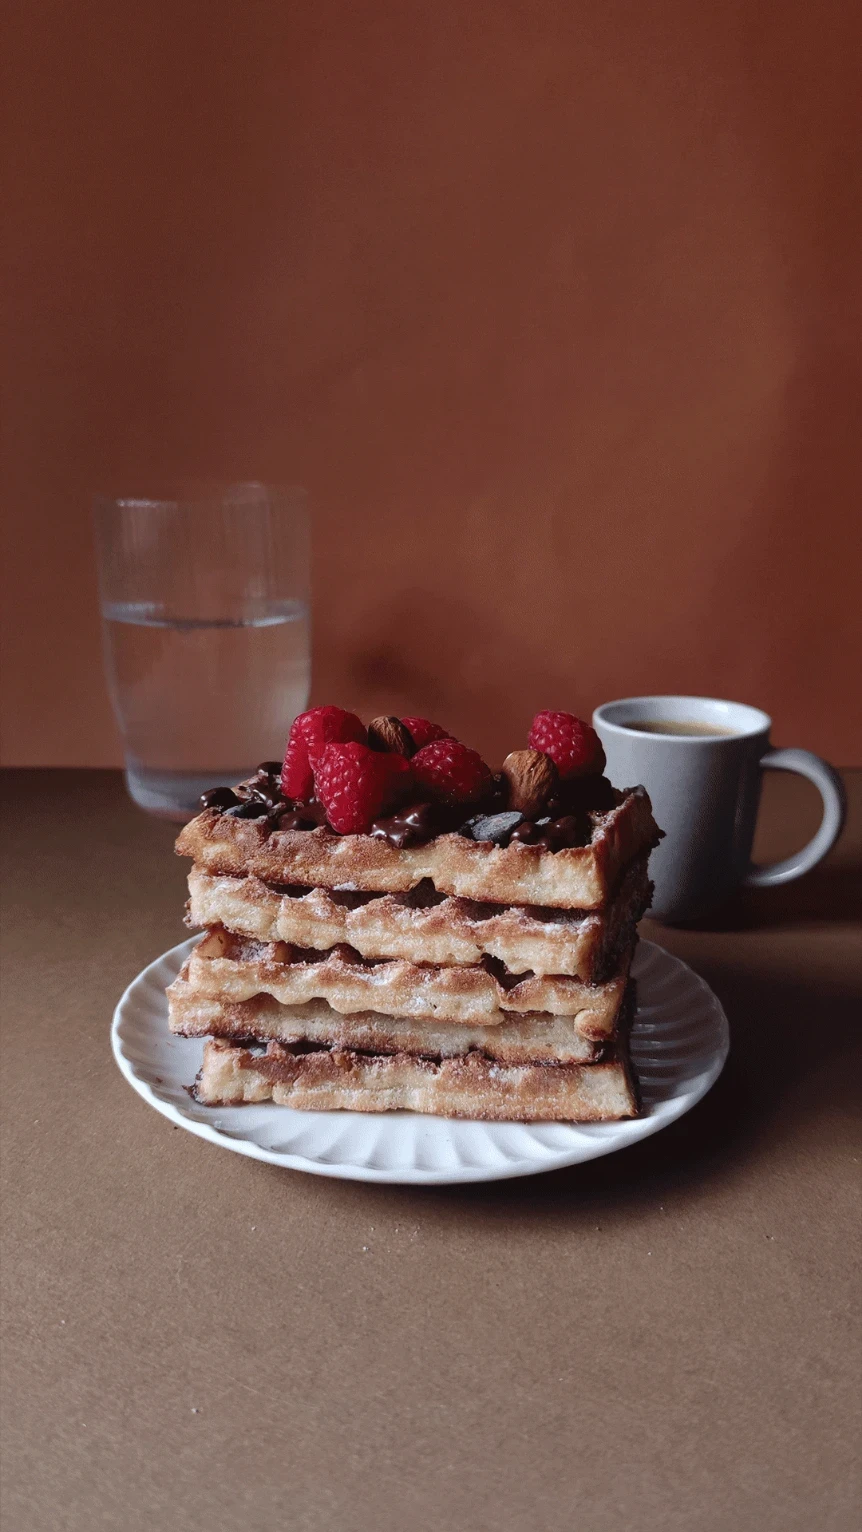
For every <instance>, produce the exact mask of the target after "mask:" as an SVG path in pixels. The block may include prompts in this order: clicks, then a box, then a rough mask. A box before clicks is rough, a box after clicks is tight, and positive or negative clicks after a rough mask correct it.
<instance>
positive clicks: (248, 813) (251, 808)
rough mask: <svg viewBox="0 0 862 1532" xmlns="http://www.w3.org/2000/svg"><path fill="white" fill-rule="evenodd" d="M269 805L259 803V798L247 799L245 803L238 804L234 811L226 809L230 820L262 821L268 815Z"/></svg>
mask: <svg viewBox="0 0 862 1532" xmlns="http://www.w3.org/2000/svg"><path fill="white" fill-rule="evenodd" d="M268 811H269V805H268V804H266V803H261V801H260V799H259V798H249V799H248V802H247V803H238V804H237V806H236V808H235V809H228V810H227V813H228V814H229V816H230V818H231V819H262V818H263V816H264V814H266V813H268Z"/></svg>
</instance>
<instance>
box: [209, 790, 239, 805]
mask: <svg viewBox="0 0 862 1532" xmlns="http://www.w3.org/2000/svg"><path fill="white" fill-rule="evenodd" d="M237 803H239V799H238V797H237V795H236V793H235V792H234V790H233V788H232V787H211V788H210V790H209V792H207V793H201V808H202V809H232V808H233V807H234V806H235V805H236V804H237Z"/></svg>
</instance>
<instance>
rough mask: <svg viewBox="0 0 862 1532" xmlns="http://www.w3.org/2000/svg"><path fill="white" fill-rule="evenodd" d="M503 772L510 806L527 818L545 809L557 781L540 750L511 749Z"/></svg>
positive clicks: (550, 761) (551, 762)
mask: <svg viewBox="0 0 862 1532" xmlns="http://www.w3.org/2000/svg"><path fill="white" fill-rule="evenodd" d="M502 771H503V776H504V777H505V778H506V781H507V782H508V784H509V790H508V793H507V802H508V806H509V808H510V809H520V811H521V813H522V814H523V815H524V816H525V817H526V818H527V819H532V818H533V817H534V815H536V814H538V812H539V810H540V809H543V808H544V806H545V804H546V803H547V801H548V799H549V798H550V796H551V793H552V792H553V791H554V789H555V788H556V786H557V782H558V780H559V778H558V775H557V768H556V766H555V765H554V763H553V761H552V760H551V757H550V756H549V755H545V754H543V752H542V751H541V750H513V751H512V753H511V755H507V756H506V759H505V761H504V762H503V767H502Z"/></svg>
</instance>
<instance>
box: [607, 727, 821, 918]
mask: <svg viewBox="0 0 862 1532" xmlns="http://www.w3.org/2000/svg"><path fill="white" fill-rule="evenodd" d="M593 725H594V727H595V728H596V730H597V731H598V734H599V737H600V738H601V741H602V744H603V745H604V748H605V754H606V755H607V758H608V764H607V769H606V775H607V776H608V777H610V780H611V781H612V782H613V784H614V786H615V787H630V786H634V785H635V784H636V783H643V785H644V787H645V788H646V790H647V792H648V793H649V795H650V798H651V799H652V806H653V813H654V814H655V818H656V822H657V823H658V825H659V826H660V827H661V829H662V830H664V832H665V839H664V840H663V841H662V842H661V845H660V846H659V847H658V849H657V850H656V851H654V852H653V854H652V857H651V858H650V877H651V878H652V879H653V881H654V883H655V895H654V898H653V904H652V910H651V912H650V913H651V914H652V915H654V916H655V917H656V918H657V919H659V920H665V921H670V922H673V921H680V920H696V919H698V918H699V917H700V916H701V915H705V914H707V913H708V911H710V910H712V909H714V908H715V907H716V906H717V905H719V904H720V903H721V902H722V900H723V899H725V898H726V897H727V895H728V894H729V893H731V891H732V890H733V889H734V888H736V887H738V886H739V885H740V884H742V885H743V886H745V887H747V888H766V887H769V886H771V885H773V884H776V883H789V882H790V880H791V879H792V878H799V877H801V876H802V874H803V873H804V872H808V871H809V869H810V868H812V867H814V866H816V864H817V863H818V862H819V861H821V859H822V858H823V857H824V856H825V855H826V853H827V851H829V850H831V848H832V847H833V846H834V844H835V842H836V840H837V839H838V836H839V835H840V833H841V828H842V825H843V824H844V817H845V810H846V802H845V795H844V787H843V784H842V782H841V778H840V777H839V776H838V773H837V772H836V771H834V770H833V768H832V767H831V766H829V765H827V763H826V762H825V761H822V760H821V759H820V757H819V756H817V755H812V753H811V751H810V750H772V749H770V745H769V729H770V725H771V719H770V718H769V716H768V715H767V714H766V713H762V712H761V711H760V709H759V708H756V707H748V706H747V705H746V704H745V703H743V702H720V701H718V700H717V699H715V698H712V697H625V698H622V699H620V701H618V702H606V703H604V705H603V706H602V707H600V708H596V711H595V712H594V714H593ZM657 726H658V732H655V731H656V728H657ZM672 728H678V729H679V730H680V732H679V733H672V732H670V730H671V729H672ZM701 730H702V731H703V732H697V731H701ZM764 770H771V771H796V772H799V774H800V775H801V776H803V777H807V778H808V779H809V781H810V782H813V783H814V785H815V787H817V788H818V790H819V792H820V795H821V797H822V799H823V819H822V821H821V824H820V828H819V830H818V831H817V834H816V835H815V836H814V837H813V839H812V840H810V841H809V842H808V845H807V846H803V848H802V850H801V851H797V852H796V853H795V854H794V855H793V856H789V857H787V858H786V859H785V860H784V861H782V862H775V863H773V865H772V866H769V867H754V866H752V864H751V846H752V842H753V840H754V826H755V821H756V819H757V806H758V802H759V798H760V782H761V772H762V771H764Z"/></svg>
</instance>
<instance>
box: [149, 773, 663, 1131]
mask: <svg viewBox="0 0 862 1532" xmlns="http://www.w3.org/2000/svg"><path fill="white" fill-rule="evenodd" d="M604 785H605V789H606V796H605V799H604V801H605V803H606V804H607V806H606V807H604V808H599V809H594V810H592V811H590V812H589V813H588V814H586V815H585V822H586V825H587V828H586V832H585V833H584V835H582V837H581V840H582V842H583V843H582V844H578V845H565V846H562V847H561V848H560V849H551V845H553V840H551V844H550V845H549V844H548V840H549V837H548V836H547V835H546V836H544V837H542V836H537V837H534V839H538V840H539V841H542V840H544V842H545V844H541V843H540V844H528V843H526V842H525V841H521V842H516V841H514V840H512V839H508V841H507V837H506V833H502V834H501V833H498V834H497V836H496V839H494V838H489V839H483V838H474V836H477V835H479V834H481V833H482V821H481V816H478V823H477V816H473V820H472V823H471V824H469V825H467V826H464V827H462V828H460V829H459V830H456V831H451V830H449V831H444V832H443V833H429V828H428V815H427V813H425V815H424V819H423V809H422V808H421V807H419V808H417V806H416V805H414V806H413V807H412V809H408V810H402V811H401V814H400V816H399V815H396V816H394V817H392V818H390V819H388V820H381V821H380V823H379V824H376V825H374V826H372V829H371V833H361V834H338V833H336V832H335V831H334V830H333V829H332V828H331V827H330V826H329V825H328V824H327V823H326V822H325V821H324V822H321V823H316V824H313V821H314V820H315V818H316V819H317V820H320V819H321V818H322V815H321V813H320V812H317V813H316V814H315V812H314V809H313V808H308V807H306V808H304V809H303V811H302V812H303V813H304V814H306V815H307V817H306V818H305V819H303V818H302V815H301V814H300V815H298V814H297V810H296V805H294V804H292V803H290V802H285V801H284V799H283V798H282V797H281V795H280V778H279V776H278V767H276V766H272V765H271V764H266V765H264V766H263V767H261V768H260V770H259V772H258V774H257V776H256V777H255V778H253V779H252V780H250V781H249V782H246V783H243V784H240V786H239V787H238V788H236V789H234V790H232V791H230V792H228V791H227V790H225V791H224V792H223V793H222V796H221V799H219V798H218V795H217V794H212V795H209V796H210V800H211V801H210V804H209V806H208V807H207V808H205V809H204V811H203V812H202V813H201V814H200V815H199V816H198V817H197V818H196V819H195V820H193V821H192V822H191V824H189V825H187V826H186V827H185V829H184V830H183V831H182V833H181V835H180V837H179V840H178V842H177V850H178V852H179V853H180V854H181V855H186V856H191V857H192V858H193V867H192V870H191V873H190V876H189V893H190V899H189V905H188V921H189V924H191V925H194V926H198V927H203V928H205V933H206V934H205V935H204V937H203V939H202V940H201V941H200V942H199V944H198V945H197V946H196V947H195V948H194V950H193V951H192V954H191V956H190V957H189V959H188V961H187V963H186V965H185V967H184V968H183V970H182V972H181V974H180V976H179V977H178V978H177V980H176V981H175V982H174V983H173V984H172V985H171V987H170V990H169V992H168V993H169V1003H170V1026H171V1028H172V1030H173V1031H175V1032H177V1033H181V1034H183V1035H184V1036H187V1037H203V1038H207V1039H208V1041H207V1043H206V1045H205V1049H204V1059H203V1067H202V1069H201V1072H200V1074H199V1076H198V1078H197V1081H196V1082H195V1086H194V1092H195V1094H196V1096H197V1099H198V1100H199V1101H201V1102H203V1103H205V1104H208V1105H233V1104H237V1103H241V1102H262V1101H270V1100H271V1101H274V1102H276V1103H279V1104H283V1105H288V1106H292V1107H297V1108H301V1109H304V1110H333V1109H337V1108H342V1109H349V1110H354V1111H368V1112H377V1111H387V1110H393V1109H407V1110H410V1111H415V1112H427V1113H434V1114H438V1115H441V1116H457V1117H471V1118H480V1119H499V1120H519V1121H535V1120H545V1121H547V1120H561V1121H576V1122H592V1121H606V1120H612V1119H617V1118H623V1117H631V1116H634V1115H636V1112H637V1096H636V1087H635V1082H634V1080H633V1076H632V1072H631V1068H630V1064H629V1058H628V1049H627V1029H628V1026H629V1024H630V1021H631V1016H632V1012H633V1005H634V997H633V986H632V984H631V982H630V980H629V969H630V964H631V959H632V954H633V951H634V947H635V942H636V940H637V937H636V924H637V921H638V919H639V918H640V916H641V915H642V914H643V911H644V909H645V908H646V906H647V904H648V902H649V893H650V885H649V882H648V876H647V858H648V855H649V852H650V849H651V847H652V846H653V845H654V844H655V841H656V838H657V831H656V827H655V823H654V821H653V818H652V814H651V811H650V805H649V799H648V798H647V796H646V794H645V793H644V791H643V790H642V789H639V788H635V789H631V790H628V791H625V792H616V791H614V790H613V789H610V788H609V785H608V784H607V783H605V784H604ZM213 799H215V800H216V801H212V800H213ZM424 807H425V808H426V809H427V805H426V806H424ZM492 817H493V816H492ZM504 817H506V816H504ZM513 818H517V815H511V814H510V815H509V816H508V820H509V821H510V823H509V825H508V826H507V827H506V829H511V820H512V819H513ZM498 819H499V816H498ZM411 823H412V825H413V828H414V831H415V833H414V834H413V835H412V836H411V834H410V833H409V826H410V824H411ZM488 823H490V820H489V821H488ZM405 825H407V826H408V833H404V826H405ZM300 826H301V827H300ZM417 827H418V829H417ZM411 839H412V844H411Z"/></svg>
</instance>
